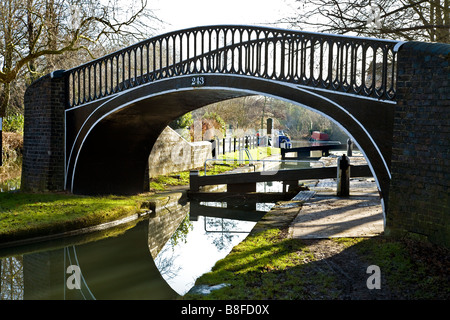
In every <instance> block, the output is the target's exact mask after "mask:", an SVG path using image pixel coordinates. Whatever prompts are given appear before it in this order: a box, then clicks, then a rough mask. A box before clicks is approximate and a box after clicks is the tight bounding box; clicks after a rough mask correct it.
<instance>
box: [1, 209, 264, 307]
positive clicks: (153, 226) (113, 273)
mask: <svg viewBox="0 0 450 320" xmlns="http://www.w3.org/2000/svg"><path fill="white" fill-rule="evenodd" d="M270 206H271V204H244V205H243V204H237V205H236V204H232V203H205V202H191V203H187V204H185V205H183V206H181V205H180V206H178V207H177V208H172V209H170V210H162V211H160V212H156V213H152V214H151V215H150V216H149V217H147V218H145V219H142V220H141V221H139V222H134V223H135V225H134V226H130V227H127V228H125V227H122V228H123V229H127V230H126V231H122V230H121V231H120V232H118V233H117V234H115V233H114V232H113V231H111V230H109V231H108V233H109V236H107V237H104V236H98V237H97V236H95V235H93V234H90V235H87V236H78V237H71V238H67V239H60V240H55V241H47V242H43V243H37V244H34V245H30V246H23V247H18V248H10V249H2V250H0V261H1V264H0V265H1V268H0V288H1V291H0V298H1V299H7V300H18V299H33V300H37V299H67V300H70V299H86V300H90V299H134V300H138V299H152V300H157V299H176V298H177V297H179V295H183V294H185V293H186V292H187V291H188V290H189V289H190V288H191V287H192V286H193V285H194V282H195V279H196V278H197V277H199V276H200V275H202V274H203V273H205V272H208V271H209V270H210V269H211V267H212V266H213V265H214V264H215V263H216V262H217V261H218V260H219V259H221V258H223V257H225V256H226V255H227V254H228V253H229V252H230V250H231V249H232V248H233V247H234V246H235V245H237V244H238V243H239V242H240V241H242V240H243V239H245V237H247V235H248V233H249V232H250V231H251V230H252V228H253V226H254V225H255V224H256V223H257V221H258V220H259V219H260V218H261V217H262V216H263V215H264V214H265V212H266V211H268V210H269V209H270ZM261 209H262V210H264V211H260V210H261ZM111 234H113V235H112V236H111Z"/></svg>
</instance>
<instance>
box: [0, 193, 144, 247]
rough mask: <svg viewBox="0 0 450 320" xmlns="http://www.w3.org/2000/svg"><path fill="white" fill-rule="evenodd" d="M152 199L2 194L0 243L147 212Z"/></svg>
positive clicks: (0, 199)
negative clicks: (149, 201)
mask: <svg viewBox="0 0 450 320" xmlns="http://www.w3.org/2000/svg"><path fill="white" fill-rule="evenodd" d="M150 197H151V196H150V195H149V194H141V195H136V196H132V197H125V196H123V197H122V196H105V197H85V196H76V195H71V194H66V193H22V192H3V193H0V242H3V243H4V242H9V241H14V240H20V239H26V238H33V237H38V236H43V235H48V234H57V233H62V232H67V231H72V230H76V229H79V228H84V227H89V226H94V225H98V224H101V223H105V222H110V221H114V220H117V219H121V218H124V217H127V216H130V215H132V214H136V213H142V212H144V211H146V210H147V208H146V204H147V203H148V200H149V198H150Z"/></svg>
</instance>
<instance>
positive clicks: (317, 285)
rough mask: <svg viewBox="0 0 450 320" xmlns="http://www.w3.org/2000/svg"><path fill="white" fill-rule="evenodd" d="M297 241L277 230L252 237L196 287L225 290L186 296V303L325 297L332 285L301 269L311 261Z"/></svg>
mask: <svg viewBox="0 0 450 320" xmlns="http://www.w3.org/2000/svg"><path fill="white" fill-rule="evenodd" d="M314 259H315V258H314V256H313V254H312V253H311V252H309V250H308V247H307V246H306V245H305V244H304V243H302V242H301V241H300V240H295V239H286V238H284V237H282V236H281V231H280V230H278V229H269V230H265V231H263V232H260V233H257V234H252V235H250V236H249V237H247V239H246V240H245V241H243V242H241V243H240V244H239V245H237V246H236V247H234V248H233V250H232V252H231V253H230V254H229V255H228V256H227V257H226V258H224V259H222V260H220V261H218V262H217V263H216V265H215V266H214V267H213V269H212V271H211V272H209V273H206V274H204V275H203V276H202V277H200V278H199V279H198V280H197V282H196V284H197V285H201V284H208V285H211V284H220V283H227V284H229V286H227V287H225V288H223V289H220V290H216V291H212V292H211V294H209V295H208V296H200V295H197V294H187V295H185V296H184V298H186V299H251V300H259V299H289V300H290V299H314V298H319V297H321V296H322V295H324V294H326V292H327V290H328V288H329V287H330V285H331V284H332V283H333V280H334V279H333V276H331V275H329V274H321V273H313V272H312V271H311V270H310V269H309V268H305V263H306V262H311V261H314Z"/></svg>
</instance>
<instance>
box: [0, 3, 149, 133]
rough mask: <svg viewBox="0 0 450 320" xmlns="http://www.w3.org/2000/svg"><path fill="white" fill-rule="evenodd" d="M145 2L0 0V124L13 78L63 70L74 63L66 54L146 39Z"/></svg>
mask: <svg viewBox="0 0 450 320" xmlns="http://www.w3.org/2000/svg"><path fill="white" fill-rule="evenodd" d="M146 5H147V0H131V2H128V3H127V4H126V6H124V5H120V2H119V1H118V0H108V1H104V0H2V1H0V83H1V84H2V88H1V90H0V91H1V93H0V128H1V121H2V118H3V117H5V115H6V113H7V110H8V108H9V105H10V101H11V92H12V90H11V85H12V83H13V82H14V81H17V82H19V83H22V84H24V83H26V82H28V83H29V82H30V81H33V80H34V79H37V78H38V77H39V76H41V75H43V74H45V73H48V72H50V71H52V70H54V69H55V68H59V69H61V68H65V67H67V63H68V61H74V60H72V59H67V58H68V57H70V58H74V57H75V58H76V57H77V55H79V54H80V52H82V51H83V52H88V53H89V56H90V58H93V57H94V54H95V52H96V51H102V50H101V49H102V48H103V49H105V47H107V48H106V49H105V50H107V51H109V50H108V49H111V48H114V46H115V45H116V44H117V43H118V42H121V43H123V42H126V41H128V42H129V41H131V40H132V39H134V40H136V38H138V39H139V40H141V39H142V38H143V37H145V36H147V37H148V31H149V27H148V25H149V24H148V23H147V22H148V20H149V19H153V18H155V17H154V16H153V15H152V14H151V12H149V11H148V10H147V9H146ZM143 18H147V20H143ZM77 61H79V59H77ZM83 62H84V61H83ZM78 63H80V62H78ZM25 75H28V78H27V77H26V76H25ZM13 91H14V90H13Z"/></svg>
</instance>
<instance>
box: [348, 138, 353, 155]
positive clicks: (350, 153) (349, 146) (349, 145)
mask: <svg viewBox="0 0 450 320" xmlns="http://www.w3.org/2000/svg"><path fill="white" fill-rule="evenodd" d="M351 156H353V141H352V139H350V138H349V139H347V157H351Z"/></svg>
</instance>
